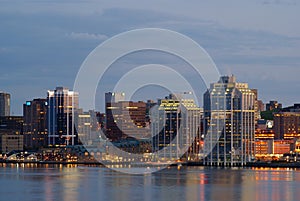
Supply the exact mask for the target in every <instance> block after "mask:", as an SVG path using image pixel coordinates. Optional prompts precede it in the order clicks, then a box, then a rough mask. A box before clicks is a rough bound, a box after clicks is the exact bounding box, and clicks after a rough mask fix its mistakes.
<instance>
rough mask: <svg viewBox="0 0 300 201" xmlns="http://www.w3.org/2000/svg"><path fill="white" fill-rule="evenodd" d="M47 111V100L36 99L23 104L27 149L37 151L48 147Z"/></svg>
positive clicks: (25, 144) (24, 133)
mask: <svg viewBox="0 0 300 201" xmlns="http://www.w3.org/2000/svg"><path fill="white" fill-rule="evenodd" d="M47 111H48V102H47V99H42V98H40V99H34V100H32V101H26V103H25V104H23V116H24V124H23V135H24V146H25V149H37V148H40V147H45V146H47V145H48V131H47V128H48V126H47V115H48V112H47Z"/></svg>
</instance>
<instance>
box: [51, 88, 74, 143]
mask: <svg viewBox="0 0 300 201" xmlns="http://www.w3.org/2000/svg"><path fill="white" fill-rule="evenodd" d="M47 102H48V144H49V145H58V146H64V145H76V144H77V143H78V136H77V131H76V127H75V123H76V122H75V121H77V110H78V93H77V92H74V91H70V90H69V89H68V88H65V87H56V89H55V90H53V91H48V96H47Z"/></svg>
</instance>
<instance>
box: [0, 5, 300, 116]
mask: <svg viewBox="0 0 300 201" xmlns="http://www.w3.org/2000/svg"><path fill="white" fill-rule="evenodd" d="M0 5H1V6H0V27H1V28H0V69H1V74H0V90H3V91H6V92H9V93H11V95H12V112H13V113H14V114H16V115H17V114H21V113H22V104H23V103H24V102H25V101H26V100H31V99H32V98H37V97H46V93H47V90H48V89H54V88H55V87H56V86H67V87H69V88H72V86H73V83H74V79H75V77H76V74H77V71H78V70H79V68H80V66H81V64H82V62H83V61H84V59H85V58H86V57H87V56H88V54H89V53H90V52H91V51H92V50H93V49H94V48H95V47H97V46H98V45H99V44H100V43H101V42H103V41H104V40H106V39H108V38H110V37H112V36H114V35H116V34H119V33H121V32H124V31H129V30H132V29H137V28H147V27H157V28H165V29H171V30H174V31H178V32H180V33H183V34H185V35H187V36H189V37H190V38H192V39H193V40H195V41H197V42H198V43H199V44H200V45H201V46H202V47H204V48H205V49H206V51H207V52H208V53H209V54H210V56H211V57H212V58H213V60H214V61H215V63H216V65H217V67H218V69H219V70H220V72H221V73H222V74H235V75H236V76H237V79H238V81H242V82H248V83H249V85H250V87H251V88H257V89H258V90H259V98H260V99H262V100H264V101H268V100H271V99H278V100H279V101H280V102H282V103H283V104H284V105H291V104H293V103H295V102H300V95H299V93H298V92H299V88H300V81H299V74H300V68H299V67H300V26H299V22H298V21H299V19H300V12H299V10H300V4H299V3H298V1H296V0H248V1H247V0H228V1H217V0H210V1H199V0H198V1H196V0H191V1H189V2H184V1H174V0H173V1H170V0H169V1H164V0H160V1H156V0H153V1H135V0H133V1H128V0H122V1H96V0H95V1H80V0H73V1H71V0H61V1H46V0H45V1H42V0H41V1H37V0H35V1H30V0H27V1H25V0H19V1H17V0H0Z"/></svg>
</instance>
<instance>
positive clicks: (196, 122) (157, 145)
mask: <svg viewBox="0 0 300 201" xmlns="http://www.w3.org/2000/svg"><path fill="white" fill-rule="evenodd" d="M200 121H201V109H200V108H199V107H197V106H196V104H195V103H194V100H192V99H181V98H180V97H179V98H176V97H174V96H170V99H163V100H160V101H159V106H158V107H157V108H156V110H152V114H151V134H152V140H153V142H152V147H153V148H152V149H153V152H157V153H158V154H157V157H158V158H157V160H159V161H175V160H178V159H180V158H182V157H183V158H185V159H186V160H195V159H196V158H197V157H198V153H199V149H198V148H196V146H199V141H200V137H201V134H200ZM185 154H186V155H185Z"/></svg>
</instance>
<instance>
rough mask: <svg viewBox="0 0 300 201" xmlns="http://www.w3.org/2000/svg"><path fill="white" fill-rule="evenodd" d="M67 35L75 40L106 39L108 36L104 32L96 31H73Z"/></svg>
mask: <svg viewBox="0 0 300 201" xmlns="http://www.w3.org/2000/svg"><path fill="white" fill-rule="evenodd" d="M66 36H67V37H69V38H71V39H75V40H100V41H103V40H106V39H107V38H108V36H106V35H104V34H94V33H87V32H85V33H83V32H80V33H76V32H72V33H70V34H66Z"/></svg>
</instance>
